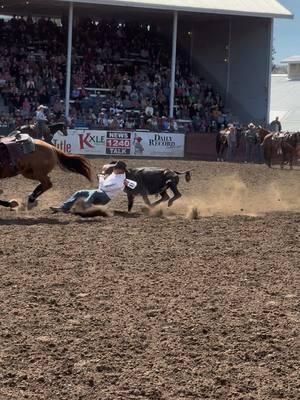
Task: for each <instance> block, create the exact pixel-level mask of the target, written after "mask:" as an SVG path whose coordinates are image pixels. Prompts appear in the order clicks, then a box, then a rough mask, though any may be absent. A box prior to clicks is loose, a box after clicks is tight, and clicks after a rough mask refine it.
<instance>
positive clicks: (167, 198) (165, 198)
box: [152, 190, 170, 207]
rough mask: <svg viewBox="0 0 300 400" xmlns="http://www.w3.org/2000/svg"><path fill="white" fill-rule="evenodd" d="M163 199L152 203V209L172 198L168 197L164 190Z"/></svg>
mask: <svg viewBox="0 0 300 400" xmlns="http://www.w3.org/2000/svg"><path fill="white" fill-rule="evenodd" d="M160 195H161V198H160V199H159V200H157V201H155V202H154V203H152V207H155V206H157V205H158V204H160V203H162V202H163V201H168V200H170V196H169V195H168V193H167V191H166V190H164V191H163V192H161V194H160Z"/></svg>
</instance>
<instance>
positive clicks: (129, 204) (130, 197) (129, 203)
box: [127, 193, 134, 212]
mask: <svg viewBox="0 0 300 400" xmlns="http://www.w3.org/2000/svg"><path fill="white" fill-rule="evenodd" d="M127 200H128V212H130V211H131V209H132V207H133V202H134V195H133V194H132V193H127Z"/></svg>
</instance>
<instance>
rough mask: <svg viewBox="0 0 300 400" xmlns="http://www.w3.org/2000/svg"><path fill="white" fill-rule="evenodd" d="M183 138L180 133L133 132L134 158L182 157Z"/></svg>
mask: <svg viewBox="0 0 300 400" xmlns="http://www.w3.org/2000/svg"><path fill="white" fill-rule="evenodd" d="M184 138H185V135H184V134H181V133H172V132H162V133H155V132H134V133H133V149H132V150H133V151H132V153H131V154H132V155H134V156H144V157H184Z"/></svg>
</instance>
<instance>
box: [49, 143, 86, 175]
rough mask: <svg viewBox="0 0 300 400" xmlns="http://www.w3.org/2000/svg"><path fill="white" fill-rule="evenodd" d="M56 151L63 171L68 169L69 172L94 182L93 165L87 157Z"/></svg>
mask: <svg viewBox="0 0 300 400" xmlns="http://www.w3.org/2000/svg"><path fill="white" fill-rule="evenodd" d="M54 151H55V153H56V155H57V158H58V162H59V165H60V167H61V168H62V169H67V170H68V171H71V172H75V173H76V174H80V175H83V176H84V177H85V178H87V179H88V180H89V181H91V180H92V171H91V164H90V162H89V161H88V160H87V159H86V158H85V157H83V156H77V155H74V154H66V153H64V152H63V151H61V150H59V149H57V148H54Z"/></svg>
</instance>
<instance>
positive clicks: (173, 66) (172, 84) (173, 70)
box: [169, 11, 178, 118]
mask: <svg viewBox="0 0 300 400" xmlns="http://www.w3.org/2000/svg"><path fill="white" fill-rule="evenodd" d="M177 22H178V12H177V11H174V15H173V38H172V64H171V82H170V110H169V117H170V118H173V116H174V99H175V74H176V45H177Z"/></svg>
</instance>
